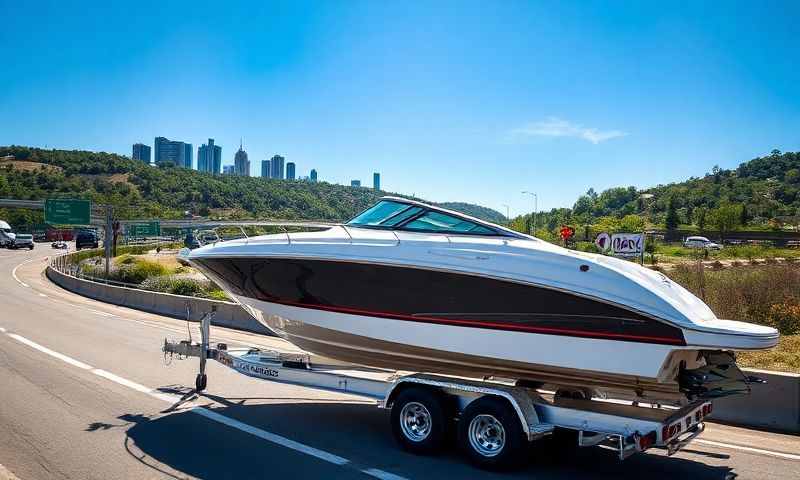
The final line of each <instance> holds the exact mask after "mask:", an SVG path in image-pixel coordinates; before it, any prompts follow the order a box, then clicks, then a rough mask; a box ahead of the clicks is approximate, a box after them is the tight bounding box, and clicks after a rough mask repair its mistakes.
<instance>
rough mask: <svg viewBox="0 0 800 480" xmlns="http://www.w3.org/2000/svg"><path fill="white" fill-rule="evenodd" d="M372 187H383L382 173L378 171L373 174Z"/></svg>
mask: <svg viewBox="0 0 800 480" xmlns="http://www.w3.org/2000/svg"><path fill="white" fill-rule="evenodd" d="M372 188H374V189H375V190H380V189H381V174H380V173H378V172H375V173H373V174H372Z"/></svg>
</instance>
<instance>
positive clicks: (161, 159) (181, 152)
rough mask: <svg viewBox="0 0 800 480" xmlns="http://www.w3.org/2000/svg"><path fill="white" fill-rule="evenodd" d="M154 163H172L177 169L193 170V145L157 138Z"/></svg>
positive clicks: (154, 144) (154, 146)
mask: <svg viewBox="0 0 800 480" xmlns="http://www.w3.org/2000/svg"><path fill="white" fill-rule="evenodd" d="M153 161H154V162H155V163H156V165H162V164H167V163H171V164H173V165H175V166H176V167H186V168H192V144H191V143H185V142H179V141H177V140H170V139H168V138H164V137H156V139H155V141H154V142H153Z"/></svg>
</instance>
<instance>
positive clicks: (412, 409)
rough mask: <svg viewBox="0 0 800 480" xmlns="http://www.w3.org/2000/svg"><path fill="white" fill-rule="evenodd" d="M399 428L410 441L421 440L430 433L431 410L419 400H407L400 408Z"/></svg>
mask: <svg viewBox="0 0 800 480" xmlns="http://www.w3.org/2000/svg"><path fill="white" fill-rule="evenodd" d="M400 428H401V429H402V430H403V435H405V436H406V438H407V439H409V440H411V441H412V442H421V441H423V440H425V439H426V438H428V435H430V433H431V412H429V411H428V409H427V408H425V405H423V404H421V403H419V402H408V403H406V404H405V405H403V408H402V410H400Z"/></svg>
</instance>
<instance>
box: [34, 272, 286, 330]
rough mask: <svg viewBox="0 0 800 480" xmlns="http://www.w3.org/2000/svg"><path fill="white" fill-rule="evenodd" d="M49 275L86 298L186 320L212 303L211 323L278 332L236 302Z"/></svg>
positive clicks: (69, 276)
mask: <svg viewBox="0 0 800 480" xmlns="http://www.w3.org/2000/svg"><path fill="white" fill-rule="evenodd" d="M46 275H47V278H49V279H50V281H52V282H53V283H55V284H56V285H58V286H60V287H62V288H64V289H66V290H69V291H71V292H74V293H77V294H79V295H83V296H84V297H88V298H91V299H94V300H100V301H101V302H105V303H111V304H113V305H121V306H123V307H130V308H135V309H136V310H142V311H145V312H150V313H157V314H159V315H166V316H168V317H174V318H180V319H182V320H186V319H187V318H188V319H189V320H191V321H195V322H196V321H199V320H200V318H202V316H203V315H204V314H205V313H206V312H210V311H211V307H212V306H216V307H217V314H216V315H215V316H214V320H213V321H212V322H211V323H212V324H213V325H217V326H220V327H227V328H235V329H237V330H246V331H248V332H254V333H259V334H262V335H274V334H273V333H272V332H271V331H270V330H269V329H268V328H266V327H265V326H263V325H261V324H260V323H258V321H257V320H256V319H255V318H253V316H252V315H250V314H249V313H248V312H247V311H246V310H245V309H243V308H242V307H241V306H239V305H238V304H236V303H232V302H222V301H219V300H209V299H205V298H195V297H184V296H181V295H173V294H170V293H161V292H151V291H148V290H138V289H135V288H127V287H118V286H115V285H106V284H104V283H99V282H93V281H90V280H84V279H80V278H76V277H73V276H71V275H67V274H65V273H62V272H60V271H58V270H57V269H55V268H53V267H50V266H48V267H47V271H46Z"/></svg>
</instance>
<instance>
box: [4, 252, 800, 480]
mask: <svg viewBox="0 0 800 480" xmlns="http://www.w3.org/2000/svg"><path fill="white" fill-rule="evenodd" d="M36 247H37V248H36V249H35V250H33V251H32V252H29V251H27V250H26V251H21V250H20V251H8V250H0V465H2V466H0V479H3V478H4V475H5V474H4V473H3V472H4V471H8V472H11V473H12V474H13V475H16V476H17V477H19V479H20V480H30V479H127V478H203V479H217V478H236V479H242V478H266V477H270V478H280V477H286V478H326V479H327V478H381V479H398V480H399V479H402V478H407V479H417V478H442V477H445V476H446V477H448V478H451V479H455V478H464V479H466V478H501V477H502V478H527V479H532V478H537V479H551V478H552V479H561V478H563V479H566V478H615V479H619V478H642V477H644V476H647V478H650V479H654V478H669V479H672V480H674V479H676V478H692V479H727V478H754V479H755V478H765V479H766V478H770V479H774V478H795V479H796V478H800V437H797V436H792V435H781V434H775V433H766V432H757V431H751V430H745V429H741V428H735V427H729V426H723V425H717V424H711V425H709V427H708V429H707V431H706V432H705V433H704V434H703V436H701V438H700V439H699V440H698V441H696V442H694V443H693V444H691V445H689V446H688V447H687V449H686V450H685V451H683V452H680V453H678V454H676V455H675V456H673V457H667V456H665V455H664V454H663V453H662V452H660V451H654V453H650V452H647V453H645V454H640V455H635V456H633V457H631V458H630V459H628V460H626V461H624V462H619V461H618V460H617V459H616V457H615V456H614V455H613V454H612V453H610V452H607V451H603V450H600V449H597V448H585V449H577V448H574V449H566V450H564V449H556V448H554V444H552V443H551V442H549V441H543V442H538V443H536V444H534V445H533V446H532V448H531V460H530V463H529V464H528V466H527V467H526V468H524V469H522V470H520V471H517V472H514V473H512V474H502V475H501V474H494V473H489V472H483V471H480V470H476V469H474V468H473V467H471V466H469V465H468V464H466V463H465V462H464V460H463V459H462V458H461V457H460V456H459V454H458V452H456V451H449V452H446V453H445V454H444V455H442V456H440V457H418V456H414V455H411V454H408V453H405V452H403V451H400V450H398V449H397V448H396V446H395V443H394V441H393V439H392V436H391V432H390V429H389V425H388V412H386V411H383V410H380V409H377V408H375V407H374V406H373V404H372V403H370V402H367V401H364V400H362V399H359V398H357V397H349V396H347V395H342V394H335V393H326V392H321V391H318V390H313V389H309V388H304V387H298V386H290V385H279V384H272V383H267V382H263V381H259V380H255V379H251V378H248V377H245V376H242V375H239V374H237V373H235V372H233V371H231V370H228V369H226V368H224V367H222V366H220V365H218V364H216V363H214V362H211V363H210V365H209V370H208V377H209V378H208V389H207V391H205V392H203V393H202V394H200V395H197V394H195V393H194V391H193V385H194V377H195V373H196V371H197V360H196V359H192V360H184V361H177V360H173V362H172V363H171V364H170V365H165V360H164V358H163V355H162V354H161V351H160V348H161V343H163V340H164V338H165V337H170V338H172V339H183V338H185V337H186V336H187V325H186V323H185V322H183V321H180V320H176V319H170V318H165V317H160V316H157V315H151V314H146V313H142V312H138V311H135V310H131V309H127V308H123V307H116V306H111V305H106V304H103V303H100V302H96V301H93V300H89V299H86V298H83V297H80V296H77V295H74V294H71V293H68V292H66V291H64V290H62V289H60V288H59V287H57V286H55V285H53V284H51V283H50V282H49V281H48V280H47V279H46V278H45V277H44V275H43V273H42V272H43V270H44V265H45V261H44V257H45V256H46V255H51V254H53V253H54V251H51V249H50V248H49V244H37V246H36ZM191 329H192V334H193V335H194V338H195V339H197V338H199V333H198V331H197V329H196V326H192V327H191ZM212 336H213V337H214V341H225V342H227V343H228V344H230V345H233V346H236V345H263V346H270V345H273V346H276V345H281V346H282V347H283V348H286V346H285V344H283V343H282V341H281V340H278V339H273V338H266V337H261V336H256V335H250V334H245V333H242V332H236V331H232V330H225V329H221V328H215V327H212Z"/></svg>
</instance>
